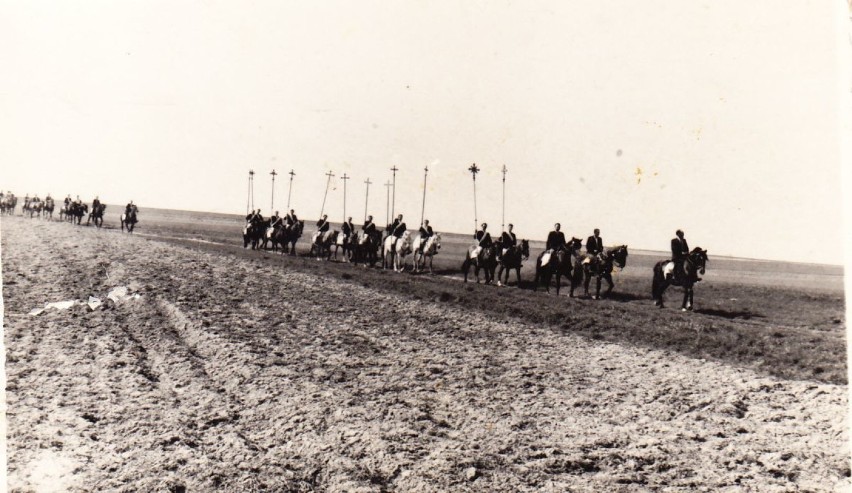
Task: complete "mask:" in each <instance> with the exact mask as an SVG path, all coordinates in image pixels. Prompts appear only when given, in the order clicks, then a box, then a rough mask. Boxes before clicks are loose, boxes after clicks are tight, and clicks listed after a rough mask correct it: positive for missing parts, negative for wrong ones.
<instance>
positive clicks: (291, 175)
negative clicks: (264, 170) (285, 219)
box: [287, 169, 296, 212]
mask: <svg viewBox="0 0 852 493" xmlns="http://www.w3.org/2000/svg"><path fill="white" fill-rule="evenodd" d="M287 174H288V175H290V189H289V190H288V191H287V212H289V211H290V194H291V193H293V177H294V176H296V173H294V172H293V170H292V169H291V170H290V172H289V173H287Z"/></svg>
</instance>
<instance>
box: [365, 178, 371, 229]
mask: <svg viewBox="0 0 852 493" xmlns="http://www.w3.org/2000/svg"><path fill="white" fill-rule="evenodd" d="M364 183H365V184H366V185H367V193H366V194H365V196H364V222H365V223H366V222H367V206H368V205H369V204H370V185H372V184H373V182H371V181H370V178H369V177H367V179H366V180H364Z"/></svg>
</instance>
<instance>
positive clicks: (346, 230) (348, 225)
mask: <svg viewBox="0 0 852 493" xmlns="http://www.w3.org/2000/svg"><path fill="white" fill-rule="evenodd" d="M342 229H343V239H344V241H346V242H348V241H349V238H350V237H351V236H352V235H353V234H354V233H355V225H354V224H352V217H350V218H349V219H347V220H346V221H344V223H343V226H342Z"/></svg>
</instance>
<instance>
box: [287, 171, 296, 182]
mask: <svg viewBox="0 0 852 493" xmlns="http://www.w3.org/2000/svg"><path fill="white" fill-rule="evenodd" d="M287 174H288V175H290V179H291V180H292V179H293V177H294V176H296V173H295V172H294V171H293V170H292V169H291V170H290V172H289V173H287Z"/></svg>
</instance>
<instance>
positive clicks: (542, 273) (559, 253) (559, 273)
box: [533, 237, 583, 295]
mask: <svg viewBox="0 0 852 493" xmlns="http://www.w3.org/2000/svg"><path fill="white" fill-rule="evenodd" d="M582 244H583V242H582V240H580V239H579V238H573V237H572V238H571V239H570V240H568V242H567V243H566V244H565V246H563V247H561V248H558V249H557V250H556V251H555V252H552V253H551V255H550V260H549V261H548V262H547V265H541V259H542V257H543V256H544V253H545V252H541V255H539V256H538V258H537V259H536V261H535V283H534V284H533V289H535V290H538V285H539V284H544V285H545V286H546V287H547V292H548V293H549V292H550V281H551V279H553V275H554V274H555V275H556V294H557V295H558V294H559V289H560V288H561V287H562V277H563V276H564V277H566V278H568V279H571V258H572V257H573V256H575V255H576V254H577V252H578V251H580V246H582Z"/></svg>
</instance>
